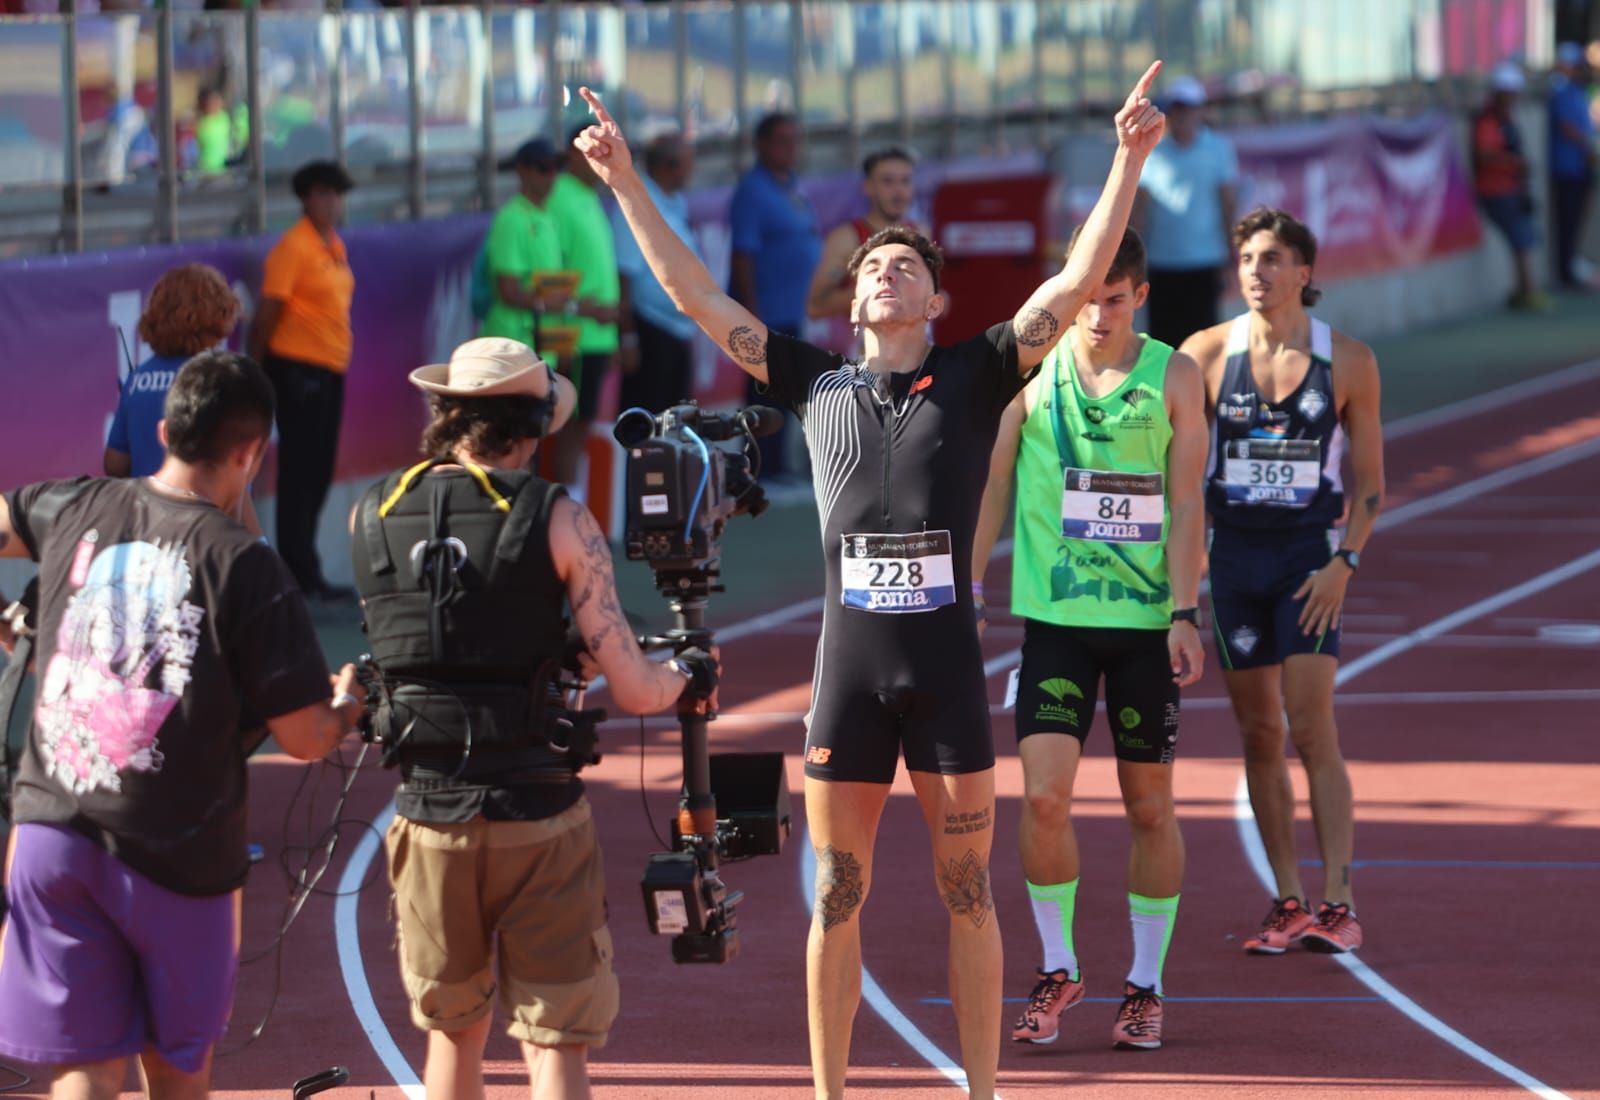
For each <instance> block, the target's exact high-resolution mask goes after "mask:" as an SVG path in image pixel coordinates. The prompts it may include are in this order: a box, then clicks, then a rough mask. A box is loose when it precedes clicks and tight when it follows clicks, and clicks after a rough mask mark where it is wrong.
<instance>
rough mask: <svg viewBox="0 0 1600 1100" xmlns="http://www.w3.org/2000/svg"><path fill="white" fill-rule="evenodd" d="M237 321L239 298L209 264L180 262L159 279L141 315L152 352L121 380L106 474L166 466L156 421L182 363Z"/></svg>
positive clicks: (136, 473) (142, 333)
mask: <svg viewBox="0 0 1600 1100" xmlns="http://www.w3.org/2000/svg"><path fill="white" fill-rule="evenodd" d="M238 321H239V299H238V298H236V297H234V293H233V290H232V288H231V287H229V286H228V280H226V279H224V278H223V277H222V272H220V271H218V270H217V269H216V268H214V267H211V266H210V265H209V264H185V265H183V266H182V267H175V268H173V269H172V270H171V271H169V272H167V273H166V274H165V275H163V276H161V278H159V279H157V280H156V285H155V286H154V287H152V288H151V290H150V299H149V301H147V302H146V303H145V307H144V315H143V316H141V317H140V318H139V338H140V339H141V340H143V341H144V342H145V343H146V344H148V345H149V347H150V351H151V352H152V354H151V356H150V358H148V359H146V360H145V361H144V362H143V363H140V364H139V365H138V366H137V367H134V368H133V369H132V370H130V371H129V372H128V377H127V379H126V380H125V381H124V382H123V383H122V396H121V398H120V399H119V400H118V401H117V412H116V415H115V416H113V417H112V418H111V432H110V434H109V436H108V437H107V439H106V453H105V460H104V466H105V471H106V476H107V477H149V476H150V475H151V474H153V473H155V472H156V471H157V470H158V469H160V468H161V463H162V462H163V461H165V460H166V457H167V449H166V448H165V447H163V446H162V445H161V440H160V439H159V438H158V437H157V435H156V425H157V424H159V423H161V417H162V415H163V413H162V409H163V408H164V407H165V405H166V401H167V390H169V389H171V388H172V380H173V378H175V377H176V376H177V373H178V368H180V367H182V366H183V365H184V363H186V362H188V361H189V359H190V358H191V357H192V356H195V355H198V354H200V353H201V352H202V351H205V350H206V349H207V348H213V347H216V346H217V345H218V344H220V343H222V341H224V340H226V339H227V338H228V337H229V335H231V334H232V332H233V326H234V325H236V324H237V323H238Z"/></svg>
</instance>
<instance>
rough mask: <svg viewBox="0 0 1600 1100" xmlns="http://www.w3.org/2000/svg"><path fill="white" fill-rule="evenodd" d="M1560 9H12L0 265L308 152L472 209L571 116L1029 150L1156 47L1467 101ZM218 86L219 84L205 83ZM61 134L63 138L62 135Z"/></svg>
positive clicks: (1242, 100) (1274, 78)
mask: <svg viewBox="0 0 1600 1100" xmlns="http://www.w3.org/2000/svg"><path fill="white" fill-rule="evenodd" d="M1553 8H1554V0H1340V2H1339V3H1337V4H1335V3H1328V2H1327V0H1209V2H1207V3H1204V4H1199V3H1194V2H1193V0H878V2H860V3H857V2H852V0H749V2H744V0H739V2H735V0H671V2H663V3H644V4H640V3H583V2H576V0H566V2H562V0H550V2H547V3H544V4H540V5H537V6H524V7H504V6H496V5H494V4H492V3H481V4H477V5H462V6H456V7H449V6H433V5H428V6H421V5H419V4H417V3H415V2H413V3H412V4H411V5H410V6H407V7H404V8H382V9H376V10H351V9H347V8H343V7H341V6H340V5H339V4H338V3H337V0H335V3H334V5H333V7H332V9H331V10H328V11H325V12H319V11H311V12H303V11H262V10H259V9H258V8H255V7H251V8H248V9H246V10H242V11H184V10H175V9H174V8H173V7H172V6H170V4H169V5H166V6H162V7H159V8H157V9H155V10H151V11H145V12H118V13H106V14H74V13H73V12H71V11H67V12H64V13H62V14H60V15H51V16H32V17H28V16H23V17H3V18H0V256H8V255H22V254H30V253H41V252H53V251H81V250H83V249H86V248H102V247H114V246H118V245H135V244H144V243H152V242H162V241H172V240H178V239H195V238H202V237H213V236H221V235H228V234H235V233H258V232H262V231H265V230H267V229H270V228H276V227H277V226H278V225H281V224H284V223H286V222H287V221H288V220H290V219H291V218H292V217H293V216H294V213H295V211H296V207H295V204H294V203H293V201H292V199H291V198H290V197H289V196H288V195H287V193H286V192H287V187H286V186H284V180H285V179H286V177H287V175H288V173H290V172H291V171H292V170H293V169H294V168H295V167H296V166H297V165H299V164H301V163H303V162H305V161H307V160H310V159H314V158H317V157H328V158H334V159H338V160H340V161H342V162H343V163H345V164H346V166H347V167H348V168H349V169H350V171H351V172H352V174H353V175H354V176H355V178H356V179H357V182H358V183H359V184H360V186H359V187H358V189H357V191H356V192H354V193H353V194H352V195H351V198H350V204H349V216H350V218H351V220H352V221H354V222H358V223H359V222H371V221H386V220H393V219H403V218H420V217H431V216H438V215H441V214H445V213H450V212H454V211H461V210H473V209H485V208H489V207H491V206H493V205H494V203H495V201H496V199H497V198H498V197H499V196H500V195H502V194H504V193H507V192H508V191H509V190H510V188H511V186H512V184H511V182H510V180H509V177H507V176H505V175H504V174H502V173H500V172H499V171H498V169H497V164H498V160H499V158H500V157H501V156H503V155H504V154H505V153H506V152H508V151H509V150H510V149H512V148H513V147H514V146H515V145H517V144H519V143H520V142H522V141H523V140H525V139H527V138H528V137H531V136H534V135H536V134H543V135H545V136H548V137H552V138H557V139H559V138H561V137H563V136H564V135H565V133H566V132H567V131H568V130H569V129H570V128H571V127H573V126H575V125H577V124H579V123H581V122H582V120H583V119H584V117H585V113H584V111H583V110H582V104H581V100H579V99H578V97H577V95H576V88H577V87H578V85H580V84H589V85H591V86H593V87H596V88H597V89H599V90H601V91H602V93H603V95H604V96H605V98H606V100H607V102H608V104H610V105H611V108H612V110H613V111H614V112H615V113H616V114H617V116H618V118H619V120H620V121H621V122H622V124H623V126H624V127H625V129H626V130H627V131H628V132H629V133H630V135H632V136H634V137H644V136H648V135H649V134H651V133H653V132H657V131H660V130H662V129H668V128H672V129H682V130H685V131H687V132H689V133H691V134H692V135H693V136H694V138H695V140H696V144H697V146H698V149H699V152H700V154H701V171H700V174H699V177H698V182H700V183H714V182H717V181H718V180H720V179H725V178H731V176H732V175H733V174H734V173H735V172H736V171H737V170H738V169H739V168H740V167H741V166H743V165H744V164H745V163H747V161H748V158H749V155H750V150H749V148H748V134H749V131H750V128H751V124H752V123H753V122H754V120H755V119H756V118H757V117H759V116H760V115H761V114H763V113H765V112H767V111H769V110H774V109H784V110H791V111H794V112H796V113H798V114H799V116H800V117H801V119H802V121H803V123H804V126H805V131H806V136H807V146H808V158H807V164H808V168H809V169H810V170H812V171H829V170H835V169H839V168H843V167H845V166H848V165H851V164H854V163H856V162H857V161H858V160H859V157H860V155H861V153H862V151H863V150H864V149H866V148H870V147H871V146H873V145H877V144H882V143H885V142H889V141H895V142H902V143H906V144H909V145H912V146H914V147H916V148H917V149H918V150H919V151H920V152H922V153H924V154H926V155H931V156H941V157H942V156H952V155H969V154H978V153H986V152H1003V151H1005V150H1007V149H1015V148H1019V147H1044V146H1046V145H1048V144H1049V143H1050V142H1051V140H1052V139H1053V138H1054V137H1056V136H1059V134H1060V133H1061V132H1062V128H1063V127H1070V126H1071V124H1072V122H1073V120H1074V119H1079V118H1082V117H1084V115H1085V114H1086V113H1094V114H1099V113H1103V111H1104V110H1105V109H1106V108H1107V107H1109V106H1110V105H1112V104H1114V103H1116V102H1117V101H1118V100H1119V99H1120V97H1121V95H1122V94H1123V91H1124V89H1125V88H1126V87H1127V85H1128V84H1129V83H1130V82H1131V81H1132V79H1133V77H1134V76H1135V75H1136V74H1137V72H1138V71H1139V70H1140V69H1142V68H1143V66H1144V65H1146V64H1147V63H1148V62H1149V61H1150V60H1151V59H1152V58H1154V57H1157V56H1159V57H1162V58H1164V59H1165V60H1166V62H1167V65H1168V69H1169V72H1171V73H1174V74H1176V73H1190V74H1193V75H1196V76H1198V77H1200V78H1201V79H1202V80H1204V81H1206V82H1207V84H1208V85H1209V86H1210V87H1211V89H1212V91H1213V94H1214V96H1215V97H1216V98H1218V99H1219V101H1220V106H1221V109H1222V110H1223V111H1225V112H1232V113H1233V114H1234V115H1236V116H1243V117H1248V118H1251V119H1259V118H1292V117H1300V116H1305V115H1313V114H1320V113H1326V112H1328V111H1337V110H1347V109H1387V108H1397V109H1415V108H1417V107H1420V106H1423V105H1426V104H1429V103H1445V104H1460V103H1462V102H1464V98H1463V97H1464V96H1466V95H1467V94H1475V93H1476V89H1477V87H1479V83H1478V78H1479V77H1480V76H1481V74H1482V73H1483V72H1484V71H1486V70H1487V69H1488V68H1489V67H1491V66H1492V65H1493V64H1494V63H1496V62H1498V61H1500V60H1503V59H1507V58H1511V59H1517V60H1522V61H1524V62H1526V63H1528V64H1530V65H1533V66H1538V65H1542V64H1544V63H1546V62H1547V61H1548V58H1549V52H1550V43H1551V41H1552V38H1553V32H1552V29H1551V24H1552V22H1553ZM205 93H212V94H205ZM69 135H70V136H69Z"/></svg>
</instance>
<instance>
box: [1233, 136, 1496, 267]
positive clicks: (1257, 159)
mask: <svg viewBox="0 0 1600 1100" xmlns="http://www.w3.org/2000/svg"><path fill="white" fill-rule="evenodd" d="M1229 136H1231V137H1232V138H1233V140H1234V143H1235V145H1236V146H1237V147H1238V150H1239V170H1240V173H1241V175H1242V176H1243V177H1244V186H1243V188H1242V189H1241V192H1242V193H1241V195H1240V203H1239V208H1240V210H1241V211H1244V210H1249V209H1250V208H1252V207H1255V206H1275V207H1279V208H1281V209H1284V210H1288V211H1290V212H1291V213H1293V214H1295V215H1296V216H1297V217H1299V218H1300V219H1301V220H1303V221H1304V222H1305V223H1306V224H1307V225H1309V226H1310V227H1311V231H1312V232H1313V233H1315V234H1316V235H1317V276H1318V278H1319V279H1321V280H1323V281H1327V280H1330V279H1342V278H1349V277H1352V276H1358V275H1368V274H1372V273H1373V272H1377V271H1393V270H1395V269H1397V268H1407V267H1415V266H1416V265H1418V264H1421V263H1425V262H1426V261H1428V260H1431V259H1435V258H1438V257H1440V256H1444V255H1446V254H1448V253H1451V252H1456V251H1459V250H1461V249H1467V248H1472V247H1474V246H1476V245H1477V244H1478V242H1479V240H1480V239H1481V238H1482V235H1483V228H1482V223H1481V222H1480V221H1479V220H1478V211H1477V206H1476V204H1475V202H1474V200H1473V195H1472V184H1471V181H1470V180H1469V179H1468V177H1467V172H1466V167H1465V164H1464V163H1463V159H1462V153H1461V149H1460V146H1459V144H1458V139H1457V136H1456V130H1455V126H1454V125H1453V123H1452V121H1451V119H1450V118H1449V116H1447V115H1444V114H1430V115H1425V116H1422V117H1420V118H1415V119H1404V120H1393V119H1380V118H1348V119H1339V120H1337V121H1334V122H1324V123H1315V124H1308V125H1297V126H1277V127H1273V128H1271V129H1259V130H1242V131H1238V132H1235V133H1232V134H1230V135H1229Z"/></svg>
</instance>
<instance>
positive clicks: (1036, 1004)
mask: <svg viewBox="0 0 1600 1100" xmlns="http://www.w3.org/2000/svg"><path fill="white" fill-rule="evenodd" d="M1038 973H1039V980H1038V981H1037V982H1036V983H1034V987H1033V992H1032V993H1030V994H1028V1007H1027V1008H1025V1009H1023V1010H1022V1015H1021V1016H1018V1017H1017V1025H1016V1027H1014V1028H1012V1029H1011V1038H1012V1039H1014V1040H1016V1041H1017V1042H1019V1043H1039V1044H1041V1045H1042V1044H1044V1043H1053V1042H1055V1041H1056V1040H1057V1039H1059V1038H1061V1014H1062V1013H1063V1012H1065V1011H1066V1010H1067V1009H1069V1008H1071V1007H1072V1006H1073V1005H1075V1004H1077V1003H1078V1002H1079V1001H1081V1000H1083V982H1082V981H1081V980H1079V981H1073V980H1072V979H1071V978H1069V977H1067V972H1066V971H1065V970H1052V971H1050V972H1049V973H1048V974H1047V973H1045V972H1044V971H1043V970H1041V971H1039V972H1038ZM1078 977H1079V979H1082V977H1083V972H1082V971H1081V970H1080V971H1079V972H1078Z"/></svg>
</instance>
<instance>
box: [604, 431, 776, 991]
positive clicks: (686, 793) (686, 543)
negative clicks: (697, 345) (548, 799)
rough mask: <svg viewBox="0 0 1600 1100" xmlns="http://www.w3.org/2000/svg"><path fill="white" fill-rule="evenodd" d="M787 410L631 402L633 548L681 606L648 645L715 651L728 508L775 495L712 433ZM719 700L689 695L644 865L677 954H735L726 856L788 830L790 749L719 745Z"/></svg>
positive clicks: (657, 913) (660, 928)
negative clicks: (677, 783) (668, 846)
mask: <svg viewBox="0 0 1600 1100" xmlns="http://www.w3.org/2000/svg"><path fill="white" fill-rule="evenodd" d="M782 423H783V414H782V413H780V412H778V411H777V410H776V409H767V408H761V407H755V408H750V409H744V410H741V411H740V412H738V413H735V414H732V415H720V414H715V413H707V412H705V411H703V410H702V409H700V407H699V406H697V405H695V404H693V403H685V404H681V405H675V406H673V407H672V408H671V409H668V410H667V411H666V412H664V413H662V414H661V415H660V416H659V417H657V416H652V415H650V414H649V413H647V412H644V411H643V410H640V409H630V410H629V411H628V412H626V413H624V414H623V415H622V417H621V418H619V419H618V421H617V426H616V429H615V435H616V438H617V441H618V442H619V443H621V444H622V445H623V446H624V447H625V448H626V449H627V454H628V462H627V474H626V484H627V488H626V494H627V496H626V507H627V516H628V518H627V530H626V532H625V535H624V546H625V550H626V554H627V556H628V558H630V559H632V560H636V561H638V560H642V561H645V562H647V563H648V564H649V566H650V568H651V570H652V571H653V572H654V574H655V582H656V590H657V591H658V592H660V593H661V594H662V595H663V596H665V597H666V598H667V600H668V602H669V606H670V607H671V609H672V613H673V618H674V627H673V629H671V630H669V631H667V632H665V633H664V634H659V635H653V636H648V637H643V638H640V639H639V644H640V645H642V646H644V647H645V648H646V649H653V650H662V649H671V650H672V651H673V652H675V653H681V652H683V651H684V650H686V649H690V648H699V649H702V650H705V651H706V652H710V651H711V649H712V646H713V645H714V644H715V640H716V639H715V635H714V633H713V632H712V631H711V630H710V629H708V628H707V627H706V625H705V608H706V600H707V598H708V597H709V596H710V594H711V593H712V592H720V591H722V586H721V585H720V584H719V583H718V580H719V577H720V574H721V552H720V547H719V541H720V538H721V535H722V531H723V528H724V526H725V525H726V523H727V520H728V518H729V517H731V516H734V515H738V514H740V513H743V512H748V513H749V514H751V515H760V514H761V512H762V511H764V510H765V509H766V506H767V501H766V496H765V494H764V493H763V492H762V491H761V487H760V486H759V485H758V484H757V483H756V480H755V477H754V475H753V474H752V473H751V470H750V465H749V458H748V456H747V455H746V454H745V453H743V448H741V450H740V451H731V450H727V449H723V448H717V447H709V446H707V443H708V442H719V441H724V440H732V439H742V440H745V441H753V440H754V439H755V437H756V436H757V435H765V434H768V433H770V432H773V431H776V430H777V429H778V428H779V427H780V426H781V425H782ZM715 718H716V713H715V711H713V710H712V709H711V707H710V704H709V701H707V700H702V699H699V698H688V697H686V698H685V699H683V700H682V701H680V704H679V707H678V722H679V725H680V726H681V727H682V734H683V736H682V747H683V748H682V751H683V795H682V797H681V799H680V800H679V803H678V812H677V815H676V816H675V817H674V819H673V822H672V843H673V851H670V852H657V853H655V854H654V855H652V856H651V857H650V860H649V862H648V864H647V865H646V867H645V873H644V880H643V883H642V888H643V891H644V904H645V917H646V919H647V920H648V921H649V924H650V930H651V931H652V932H654V933H655V934H657V935H671V936H672V937H673V940H672V958H673V961H674V962H679V963H688V962H717V963H721V962H727V961H728V960H730V959H732V958H734V957H735V956H736V955H737V954H738V953H739V926H738V917H737V908H738V905H739V903H740V901H741V900H743V897H744V895H743V893H742V892H741V891H737V890H733V891H730V890H729V889H728V887H727V884H726V883H724V882H723V881H722V874H721V864H722V862H723V861H726V860H736V859H746V858H749V857H750V856H756V855H776V854H778V853H779V852H781V851H782V850H783V842H784V839H785V838H786V837H787V836H788V835H789V824H790V811H789V790H788V786H787V783H786V781H785V778H784V764H783V754H782V753H778V752H767V753H717V754H712V753H711V752H710V750H709V740H708V732H707V724H708V723H709V722H711V721H713V720H715Z"/></svg>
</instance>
